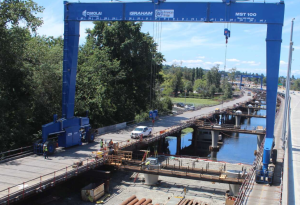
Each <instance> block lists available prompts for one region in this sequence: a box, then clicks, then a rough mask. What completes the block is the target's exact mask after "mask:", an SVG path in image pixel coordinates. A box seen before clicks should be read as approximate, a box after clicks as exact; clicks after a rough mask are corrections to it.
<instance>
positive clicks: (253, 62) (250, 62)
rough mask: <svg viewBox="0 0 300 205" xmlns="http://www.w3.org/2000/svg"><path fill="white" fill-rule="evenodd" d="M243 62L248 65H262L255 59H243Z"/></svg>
mask: <svg viewBox="0 0 300 205" xmlns="http://www.w3.org/2000/svg"><path fill="white" fill-rule="evenodd" d="M241 63H243V64H248V65H251V66H258V65H260V62H255V61H242V62H241Z"/></svg>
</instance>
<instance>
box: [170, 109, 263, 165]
mask: <svg viewBox="0 0 300 205" xmlns="http://www.w3.org/2000/svg"><path fill="white" fill-rule="evenodd" d="M257 114H258V115H266V110H259V111H258V112H257ZM257 126H263V127H265V126H266V119H265V118H250V123H248V119H244V118H242V119H241V129H244V128H246V129H253V128H254V127H257ZM191 140H192V133H187V134H185V135H182V136H181V149H182V151H181V154H182V155H193V154H191V152H190V151H191V149H193V147H192V146H191V143H192V142H191ZM209 145H211V142H210V143H206V145H204V146H207V149H208V147H209ZM164 147H165V151H164V153H166V154H171V155H176V149H177V139H176V137H172V136H169V137H166V144H165V146H164ZM256 148H257V135H250V134H242V133H240V134H238V135H237V134H236V133H232V134H231V136H230V137H229V136H224V135H223V145H221V146H220V150H219V151H218V152H217V156H216V160H217V161H225V162H230V163H244V164H252V163H253V161H254V159H255V156H254V150H256ZM196 155H197V156H200V157H207V156H209V155H210V152H209V151H207V152H200V153H199V152H197V154H196Z"/></svg>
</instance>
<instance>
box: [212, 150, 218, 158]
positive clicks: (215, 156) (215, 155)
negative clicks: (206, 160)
mask: <svg viewBox="0 0 300 205" xmlns="http://www.w3.org/2000/svg"><path fill="white" fill-rule="evenodd" d="M217 153H218V152H217V151H211V154H210V158H211V159H213V160H217Z"/></svg>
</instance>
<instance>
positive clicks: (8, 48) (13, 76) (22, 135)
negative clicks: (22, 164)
mask: <svg viewBox="0 0 300 205" xmlns="http://www.w3.org/2000/svg"><path fill="white" fill-rule="evenodd" d="M0 8H1V9H0V36H1V37H0V45H1V49H0V113H1V119H0V130H1V132H0V150H5V149H8V148H13V147H18V146H20V145H22V144H23V145H24V144H25V143H27V142H28V140H29V138H30V137H31V135H32V134H33V133H34V132H33V129H34V128H33V127H31V126H30V123H31V122H32V121H33V120H34V119H33V117H34V113H32V110H31V107H32V101H33V94H32V93H33V91H34V90H33V87H32V84H31V81H30V78H31V76H32V72H31V70H30V69H27V68H26V67H25V66H24V64H25V62H26V59H25V58H24V54H25V51H26V46H27V42H28V41H29V40H30V39H31V36H30V32H33V33H34V32H35V31H36V29H37V27H39V26H40V25H41V24H42V21H41V19H40V18H38V17H36V16H35V15H34V13H39V12H42V10H43V9H42V7H39V6H37V4H36V3H34V2H33V1H31V0H28V1H19V0H4V1H2V2H0ZM20 22H22V23H24V24H25V26H24V27H19V26H18V25H19V23H20ZM28 55H29V54H28Z"/></svg>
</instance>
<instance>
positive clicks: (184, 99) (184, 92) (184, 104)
mask: <svg viewBox="0 0 300 205" xmlns="http://www.w3.org/2000/svg"><path fill="white" fill-rule="evenodd" d="M186 84H187V83H185V90H184V93H185V94H184V106H185V105H186Z"/></svg>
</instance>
